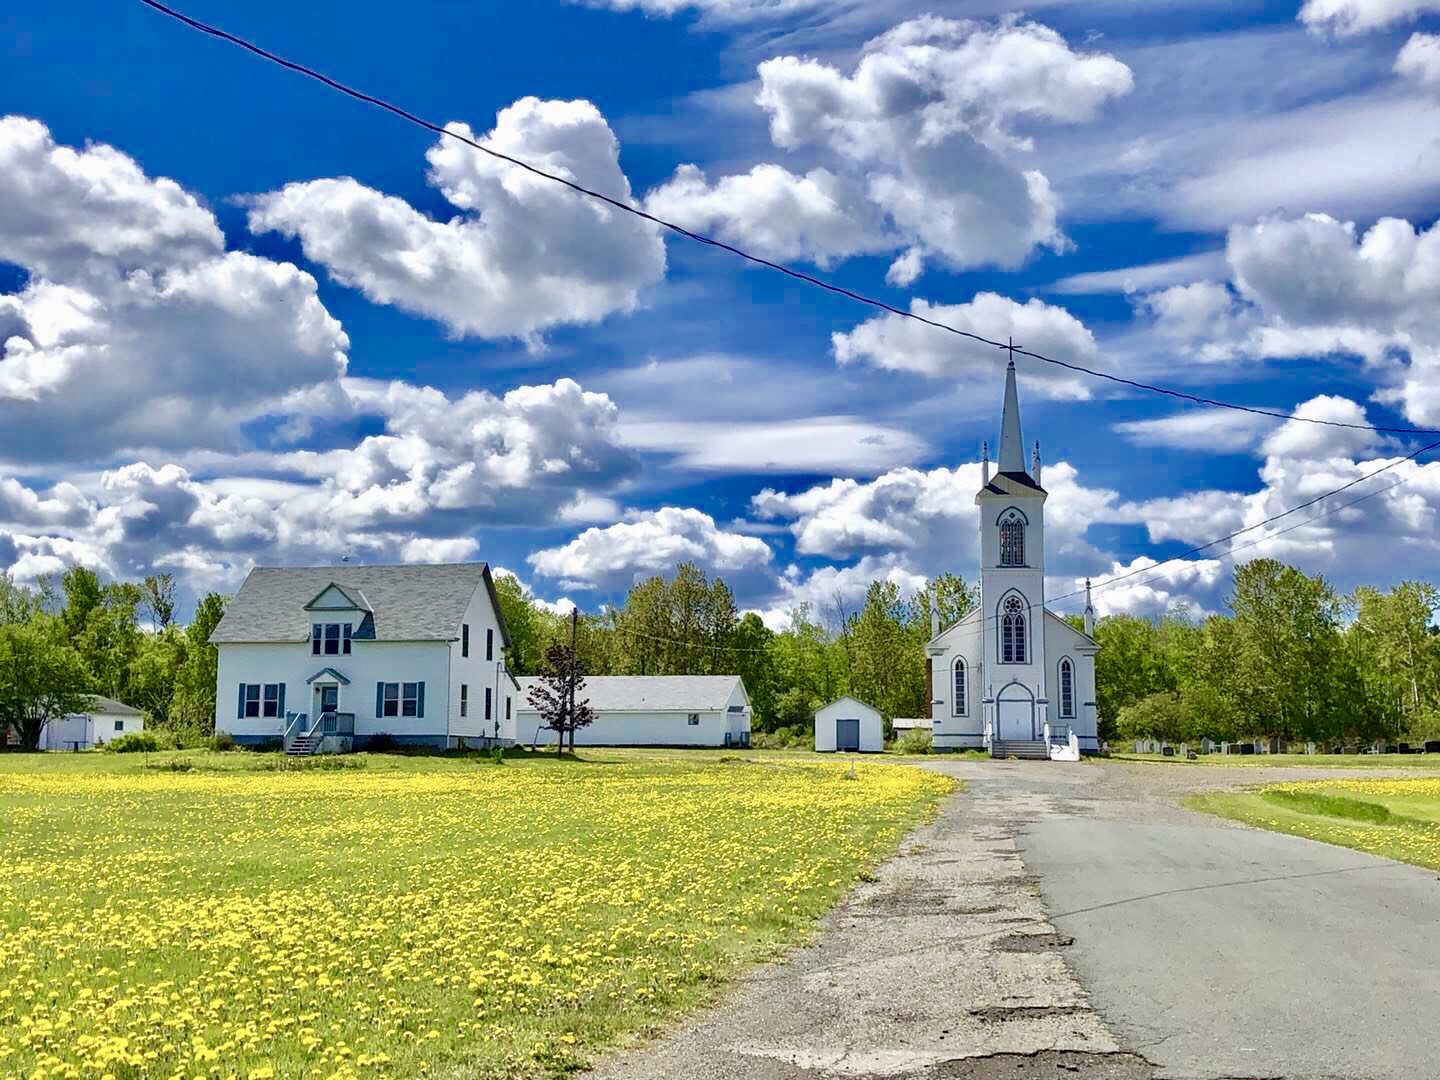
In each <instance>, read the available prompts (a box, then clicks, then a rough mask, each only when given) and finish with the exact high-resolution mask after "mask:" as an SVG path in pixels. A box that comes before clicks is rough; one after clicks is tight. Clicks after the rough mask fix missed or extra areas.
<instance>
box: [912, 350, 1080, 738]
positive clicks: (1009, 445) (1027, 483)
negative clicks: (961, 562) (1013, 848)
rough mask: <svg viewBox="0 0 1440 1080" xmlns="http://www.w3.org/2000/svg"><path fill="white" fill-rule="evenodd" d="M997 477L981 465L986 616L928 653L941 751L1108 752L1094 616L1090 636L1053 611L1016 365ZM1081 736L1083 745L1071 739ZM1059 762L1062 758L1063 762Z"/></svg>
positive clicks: (968, 620)
mask: <svg viewBox="0 0 1440 1080" xmlns="http://www.w3.org/2000/svg"><path fill="white" fill-rule="evenodd" d="M997 464H998V468H997V470H996V472H995V475H994V476H991V475H990V455H989V449H988V445H987V447H986V449H985V452H984V453H983V454H982V462H981V466H980V469H981V473H980V485H981V486H980V490H979V491H978V492H977V493H976V495H975V504H976V505H977V506H978V507H979V508H980V604H979V607H977V608H976V609H975V610H973V611H971V612H970V613H969V614H968V615H966V616H965V618H963V619H961V620H960V621H959V622H957V623H956V624H955V625H954V626H952V627H950V628H949V629H947V630H945V631H943V632H941V631H940V627H939V622H938V620H939V616H938V614H936V615H932V617H931V618H932V623H931V632H932V637H931V639H930V641H929V642H928V643H927V644H926V646H925V655H926V672H927V676H928V679H927V681H928V682H929V683H930V687H931V693H930V702H931V704H930V715H931V718H932V721H933V724H934V727H933V735H932V744H933V746H934V747H935V749H937V750H967V749H988V750H989V751H990V753H991V755H992V756H995V757H1008V756H1011V755H1014V756H1016V757H1036V758H1049V757H1050V756H1052V755H1051V747H1052V746H1059V745H1062V744H1063V745H1069V746H1074V745H1075V743H1078V746H1079V749H1080V750H1081V752H1094V751H1096V750H1098V749H1099V748H1100V744H1099V739H1098V738H1097V735H1096V716H1095V653H1096V652H1097V651H1098V650H1099V646H1098V645H1096V643H1095V639H1094V637H1093V636H1091V635H1093V633H1094V631H1095V612H1094V609H1093V608H1092V607H1091V605H1090V596H1089V585H1088V583H1087V585H1086V597H1085V633H1081V632H1080V631H1079V630H1076V629H1075V628H1074V627H1072V626H1071V625H1070V624H1069V623H1067V622H1065V620H1063V619H1061V618H1060V617H1059V616H1058V615H1056V614H1054V613H1053V612H1050V611H1046V610H1045V498H1046V494H1045V489H1044V488H1043V487H1041V486H1040V444H1039V443H1036V444H1035V453H1034V456H1033V458H1032V459H1031V464H1030V468H1029V470H1028V471H1027V470H1026V468H1025V450H1024V441H1023V439H1022V437H1021V434H1020V399H1019V396H1018V394H1017V393H1016V390H1015V364H1014V361H1011V363H1010V366H1009V368H1008V369H1007V370H1006V372H1005V405H1004V411H1003V413H1002V414H1001V418H1000V453H999V460H998V462H997ZM1071 734H1074V736H1075V742H1074V743H1072V742H1071V740H1070V735H1071ZM1057 752H1058V751H1057Z"/></svg>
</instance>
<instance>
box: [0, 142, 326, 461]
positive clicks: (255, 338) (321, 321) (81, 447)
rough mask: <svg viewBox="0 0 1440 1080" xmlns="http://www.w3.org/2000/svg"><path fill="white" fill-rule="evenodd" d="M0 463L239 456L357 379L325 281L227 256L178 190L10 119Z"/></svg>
mask: <svg viewBox="0 0 1440 1080" xmlns="http://www.w3.org/2000/svg"><path fill="white" fill-rule="evenodd" d="M0 262H10V263H14V264H16V265H18V266H20V267H22V268H23V269H24V270H26V271H28V273H29V277H28V280H27V281H26V282H25V284H24V285H23V287H22V288H21V289H20V290H19V291H18V292H16V293H12V294H9V295H0V453H4V454H5V455H7V456H8V457H10V458H11V459H12V460H18V459H31V460H34V459H48V460H55V461H60V460H70V459H72V458H74V457H76V456H84V455H87V454H103V453H113V452H114V451H116V450H117V449H121V448H124V447H134V446H137V445H138V446H156V447H167V446H176V445H186V446H193V445H196V444H209V445H212V446H223V445H231V444H233V441H234V439H235V437H236V433H237V430H238V427H239V425H240V424H241V423H243V422H244V421H246V420H248V419H251V418H253V417H255V416H258V415H262V414H264V413H265V412H267V411H268V409H269V408H270V407H271V405H272V404H273V403H274V402H275V401H276V400H277V399H278V398H280V397H282V396H284V395H285V394H288V393H291V392H295V391H297V390H301V389H305V388H312V387H315V386H317V385H320V384H326V383H331V384H333V383H334V381H335V380H336V379H337V378H338V377H339V376H341V375H342V374H343V373H344V371H345V366H346V356H345V350H346V349H347V348H348V344H349V343H348V340H347V338H346V336H345V332H344V330H343V329H342V328H341V326H340V324H339V323H338V322H337V321H336V320H335V319H333V318H332V317H331V316H330V314H329V313H328V312H327V311H326V310H325V307H324V305H323V304H321V303H320V301H319V299H318V297H317V295H316V288H315V280H314V279H313V278H312V277H311V276H310V275H309V274H306V273H304V272H302V271H300V270H298V269H297V268H296V267H294V266H291V265H290V264H288V263H278V262H272V261H270V260H268V259H262V258H257V257H256V256H254V255H249V254H245V253H242V252H225V251H224V250H223V241H222V239H221V236H220V230H219V228H218V226H217V225H216V223H215V220H214V218H213V217H212V216H211V214H210V213H209V211H207V210H205V209H204V208H203V207H201V206H200V205H199V203H198V202H197V201H196V200H195V199H194V198H193V197H192V196H190V195H188V194H187V193H185V192H184V191H183V190H182V189H181V188H180V187H179V186H178V185H177V184H176V183H175V182H174V181H172V180H165V179H159V180H155V179H151V178H149V177H147V176H146V175H145V174H144V172H143V171H142V170H141V169H140V167H139V165H137V164H136V163H135V162H134V161H133V160H132V159H130V158H129V157H127V156H125V155H124V154H122V153H121V152H120V151H118V150H116V149H114V148H112V147H108V146H101V145H92V146H88V147H86V148H85V149H83V150H75V149H72V148H70V147H63V146H58V145H56V144H55V143H54V141H53V140H52V139H51V137H50V134H49V132H48V131H47V130H46V129H45V127H44V126H43V125H42V124H39V123H37V122H35V121H33V120H25V119H22V118H19V117H7V118H4V119H3V120H0Z"/></svg>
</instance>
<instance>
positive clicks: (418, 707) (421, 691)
mask: <svg viewBox="0 0 1440 1080" xmlns="http://www.w3.org/2000/svg"><path fill="white" fill-rule="evenodd" d="M415 715H416V716H424V715H425V684H424V683H423V682H422V683H416V684H415Z"/></svg>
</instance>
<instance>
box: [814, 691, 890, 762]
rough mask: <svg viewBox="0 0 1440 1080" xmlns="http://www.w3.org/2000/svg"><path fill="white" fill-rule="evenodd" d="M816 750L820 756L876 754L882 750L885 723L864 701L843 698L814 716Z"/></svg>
mask: <svg viewBox="0 0 1440 1080" xmlns="http://www.w3.org/2000/svg"><path fill="white" fill-rule="evenodd" d="M815 749H816V750H818V751H820V752H821V753H834V752H835V751H837V750H852V751H860V752H861V753H867V754H873V753H879V752H880V751H881V750H884V749H885V723H884V721H883V720H881V719H880V714H879V713H878V712H876V711H875V710H874V709H872V708H871V707H870V706H869V705H866V704H865V703H864V702H863V701H858V700H856V699H855V698H853V697H842V698H840V699H839V700H838V701H832V702H831V703H830V704H829V705H826V706H825V707H824V708H823V709H821V710H820V711H818V712H817V713H816V714H815Z"/></svg>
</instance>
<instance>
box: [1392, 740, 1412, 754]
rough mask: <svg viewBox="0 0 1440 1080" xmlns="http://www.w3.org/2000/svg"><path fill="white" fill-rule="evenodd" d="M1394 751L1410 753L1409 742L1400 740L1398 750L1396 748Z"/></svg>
mask: <svg viewBox="0 0 1440 1080" xmlns="http://www.w3.org/2000/svg"><path fill="white" fill-rule="evenodd" d="M1395 752H1396V753H1397V754H1408V753H1410V744H1409V743H1408V742H1402V743H1401V744H1400V748H1399V749H1398V750H1396V751H1395Z"/></svg>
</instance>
